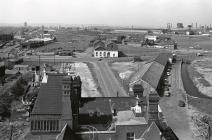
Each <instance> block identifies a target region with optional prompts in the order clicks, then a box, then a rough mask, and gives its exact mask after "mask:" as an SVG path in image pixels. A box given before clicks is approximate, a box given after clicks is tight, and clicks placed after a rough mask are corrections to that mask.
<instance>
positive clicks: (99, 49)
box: [93, 41, 118, 58]
mask: <svg viewBox="0 0 212 140" xmlns="http://www.w3.org/2000/svg"><path fill="white" fill-rule="evenodd" d="M94 48H95V49H94V52H93V55H94V57H97V58H100V57H118V45H117V44H115V43H113V42H111V43H105V42H102V41H99V42H96V43H95V44H94Z"/></svg>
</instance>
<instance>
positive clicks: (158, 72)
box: [142, 62, 165, 89]
mask: <svg viewBox="0 0 212 140" xmlns="http://www.w3.org/2000/svg"><path fill="white" fill-rule="evenodd" d="M164 68H165V67H164V66H163V65H161V64H159V63H156V62H153V63H152V65H151V66H150V67H149V69H148V70H147V71H146V72H145V74H144V75H143V76H142V80H144V81H145V82H147V83H148V84H150V85H151V86H152V87H153V88H155V89H156V88H157V86H158V84H159V81H160V78H161V76H162V73H163V71H164Z"/></svg>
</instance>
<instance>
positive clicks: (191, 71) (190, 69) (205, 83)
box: [188, 65, 211, 87]
mask: <svg viewBox="0 0 212 140" xmlns="http://www.w3.org/2000/svg"><path fill="white" fill-rule="evenodd" d="M188 73H189V76H190V78H191V79H192V81H193V82H194V83H196V82H195V81H194V79H195V78H198V81H199V82H200V83H201V84H203V86H205V87H210V86H211V84H210V83H209V82H208V81H207V80H205V79H204V76H203V75H202V74H200V73H199V72H197V71H196V70H195V68H194V67H193V66H192V65H189V66H188ZM195 85H196V84H195Z"/></svg>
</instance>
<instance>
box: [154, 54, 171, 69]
mask: <svg viewBox="0 0 212 140" xmlns="http://www.w3.org/2000/svg"><path fill="white" fill-rule="evenodd" d="M169 58H172V54H171V53H160V54H159V55H158V56H157V57H156V58H155V60H154V61H155V62H157V63H159V64H161V65H163V66H166V64H167V62H168V60H169Z"/></svg>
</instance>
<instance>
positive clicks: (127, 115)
mask: <svg viewBox="0 0 212 140" xmlns="http://www.w3.org/2000/svg"><path fill="white" fill-rule="evenodd" d="M115 118H116V119H117V121H116V122H115V124H116V125H143V124H147V121H146V119H145V118H144V117H136V115H135V114H134V112H133V111H132V110H126V111H118V113H117V116H116V117H115Z"/></svg>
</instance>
